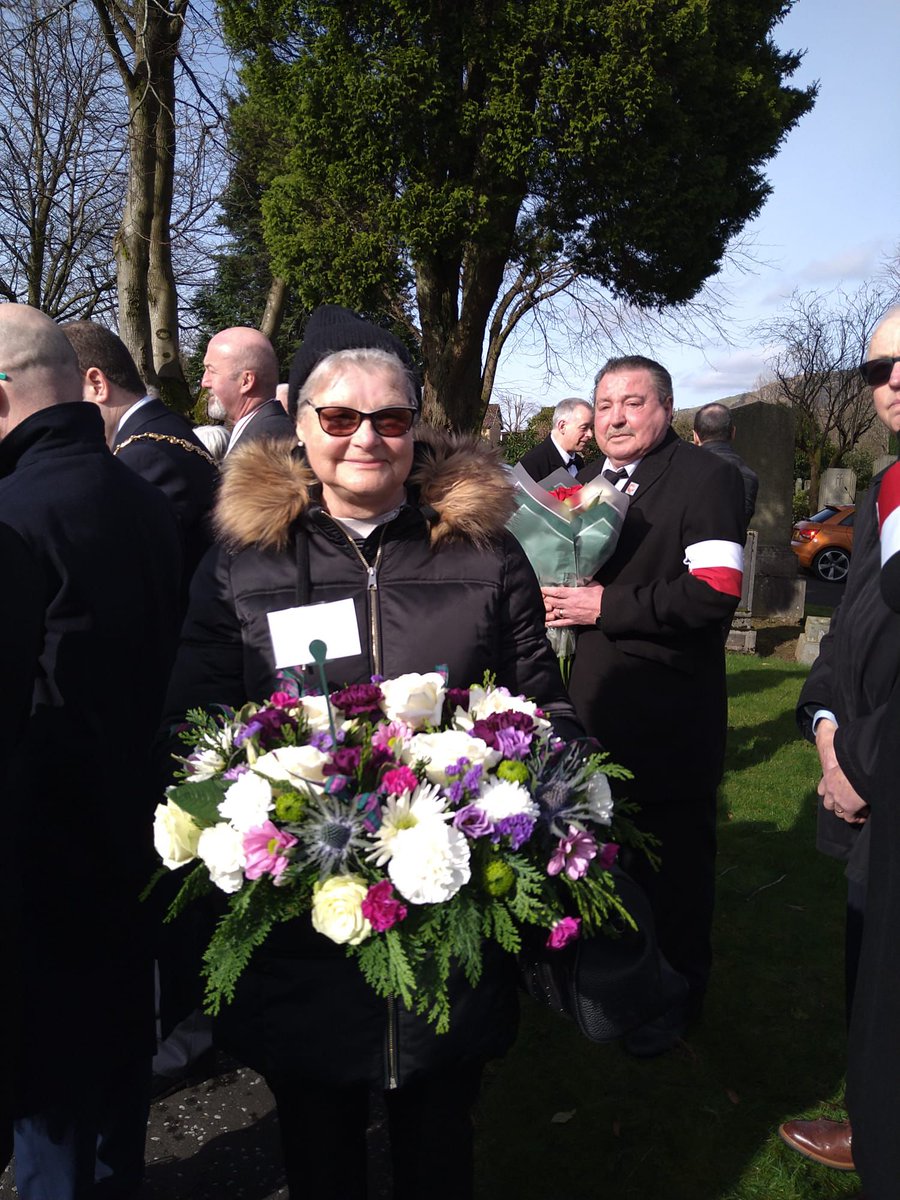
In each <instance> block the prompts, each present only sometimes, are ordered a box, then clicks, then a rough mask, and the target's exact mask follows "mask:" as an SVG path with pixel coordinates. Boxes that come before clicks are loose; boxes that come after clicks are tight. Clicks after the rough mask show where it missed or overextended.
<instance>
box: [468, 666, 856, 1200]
mask: <svg viewBox="0 0 900 1200" xmlns="http://www.w3.org/2000/svg"><path fill="white" fill-rule="evenodd" d="M728 667H729V691H730V697H731V703H730V731H729V749H728V761H727V768H726V774H725V779H724V783H723V787H722V793H721V823H720V847H719V868H718V869H719V895H718V910H717V920H716V966H715V973H714V978H713V984H712V987H711V990H710V994H709V998H708V1002H707V1009H706V1012H705V1015H704V1019H703V1021H702V1024H701V1025H699V1026H698V1027H697V1028H696V1030H695V1031H693V1032H692V1033H691V1035H690V1037H689V1040H688V1041H687V1042H686V1043H685V1044H684V1045H683V1046H681V1047H679V1048H678V1049H677V1050H676V1051H675V1052H674V1053H672V1054H670V1055H667V1056H665V1057H663V1058H659V1059H655V1060H651V1061H643V1062H640V1061H637V1060H634V1059H631V1058H629V1057H628V1056H626V1055H625V1054H624V1053H623V1052H622V1051H621V1050H620V1048H619V1047H618V1046H593V1045H591V1044H590V1043H589V1042H587V1041H585V1040H584V1039H582V1038H580V1037H579V1035H578V1034H577V1033H576V1032H575V1031H574V1029H573V1028H572V1027H571V1026H569V1025H568V1024H566V1023H565V1022H564V1021H561V1020H559V1019H557V1018H554V1017H553V1016H551V1015H550V1014H549V1013H546V1012H544V1011H543V1010H541V1009H539V1008H537V1007H536V1006H535V1005H533V1004H532V1003H531V1002H530V1001H523V1021H522V1030H521V1034H520V1037H519V1041H518V1042H517V1044H516V1046H515V1048H514V1049H513V1051H512V1052H511V1054H510V1055H509V1056H508V1058H507V1059H506V1060H505V1062H503V1063H502V1064H499V1065H497V1067H496V1068H493V1069H492V1070H491V1072H490V1074H489V1076H488V1079H487V1082H486V1086H485V1090H484V1095H483V1099H482V1103H481V1106H480V1112H479V1127H478V1156H479V1157H478V1181H479V1182H478V1190H477V1195H478V1198H479V1200H489V1198H490V1200H506V1198H507V1197H509V1198H512V1197H521V1198H522V1200H594V1198H598V1200H599V1198H601V1197H602V1198H604V1200H819V1198H822V1200H825V1198H826V1197H846V1196H851V1195H853V1194H854V1193H855V1192H856V1191H857V1190H858V1187H859V1181H858V1179H857V1178H856V1176H855V1175H852V1174H850V1175H846V1174H843V1175H842V1174H838V1173H836V1172H832V1171H829V1170H827V1169H825V1168H823V1167H818V1166H816V1165H815V1164H812V1163H808V1162H806V1161H805V1160H804V1159H802V1158H800V1157H799V1156H798V1155H796V1154H794V1153H792V1152H791V1151H789V1150H787V1148H786V1147H784V1146H783V1145H782V1144H781V1142H780V1140H779V1139H778V1137H777V1134H776V1132H775V1131H776V1128H777V1126H778V1123H779V1122H780V1121H782V1120H785V1119H788V1118H790V1117H795V1116H800V1115H818V1114H828V1115H839V1116H840V1115H843V1112H842V1110H841V1109H840V1102H841V1096H842V1085H843V1072H844V1061H845V1038H844V1028H843V976H842V967H843V910H844V896H845V886H844V879H843V875H842V871H841V868H840V866H839V865H838V864H836V863H834V862H832V861H830V860H828V859H826V858H824V857H823V856H822V855H820V854H818V853H817V852H816V850H815V848H814V845H813V838H814V824H815V821H814V813H815V804H814V800H815V784H816V781H817V779H818V775H817V770H816V768H817V760H816V756H815V751H814V750H813V748H812V747H811V746H809V745H807V744H806V743H803V742H801V741H800V740H799V738H798V736H797V731H796V726H795V724H794V715H793V713H794V705H795V702H796V697H797V694H798V692H799V689H800V686H801V684H802V681H803V679H804V677H805V673H806V668H804V667H800V666H797V665H795V664H794V663H791V662H787V661H781V660H777V659H775V658H768V659H764V658H751V657H745V656H738V655H732V656H729V663H728Z"/></svg>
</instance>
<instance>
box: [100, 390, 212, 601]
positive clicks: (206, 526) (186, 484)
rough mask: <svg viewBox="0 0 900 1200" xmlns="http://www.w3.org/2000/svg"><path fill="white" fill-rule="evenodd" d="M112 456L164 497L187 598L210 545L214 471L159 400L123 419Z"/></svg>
mask: <svg viewBox="0 0 900 1200" xmlns="http://www.w3.org/2000/svg"><path fill="white" fill-rule="evenodd" d="M113 454H115V456H116V458H118V459H119V461H120V462H123V463H125V465H126V466H128V467H130V468H131V469H132V471H135V472H137V474H138V475H140V476H141V478H142V479H146V480H147V482H148V483H153V484H155V485H156V486H157V487H158V488H159V489H160V491H162V492H164V493H165V495H166V496H167V497H168V499H169V502H170V503H171V505H172V508H173V509H174V511H175V517H176V519H177V521H178V526H179V530H180V533H181V539H182V546H183V549H184V572H185V581H184V582H185V586H184V596H185V598H186V596H187V586H188V585H189V583H190V578H191V575H193V573H194V568H195V567H196V566H197V563H199V561H200V559H201V558H202V557H203V555H204V553H205V552H206V550H207V549H208V547H209V545H210V543H211V542H212V528H211V525H210V521H209V516H210V512H211V510H212V506H213V503H214V501H215V496H216V487H217V484H218V481H219V470H218V467H217V466H216V464H215V462H214V461H213V459H212V457H211V456H210V454H209V451H208V450H207V449H206V447H205V446H204V445H203V443H202V442H201V441H200V439H199V438H198V437H197V435H196V434H195V433H194V431H193V429H192V428H191V426H190V424H189V423H188V422H187V421H186V420H185V418H184V417H182V416H180V415H179V414H178V413H176V412H173V411H172V409H171V408H168V407H167V406H166V405H165V404H163V402H162V400H151V401H150V403H149V404H143V405H141V407H140V408H139V409H138V410H137V412H135V413H134V414H133V415H126V417H125V420H124V422H123V423H122V427H121V428H120V429H119V432H118V433H117V434H116V440H115V443H114V445H113Z"/></svg>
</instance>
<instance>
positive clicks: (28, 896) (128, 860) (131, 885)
mask: <svg viewBox="0 0 900 1200" xmlns="http://www.w3.org/2000/svg"><path fill="white" fill-rule="evenodd" d="M0 367H2V371H0V523H3V524H5V525H7V526H9V528H11V529H12V530H13V531H14V532H15V533H16V534H18V536H19V538H20V539H21V541H22V542H23V543H24V544H25V546H26V547H27V549H28V551H29V552H30V554H31V556H32V558H33V559H34V561H35V563H36V564H37V567H38V569H39V572H40V575H41V577H42V595H41V607H40V616H41V645H40V652H39V656H38V661H37V669H36V675H35V681H34V689H33V696H32V700H31V704H30V706H29V714H28V717H27V719H26V722H25V724H24V728H22V729H21V730H20V733H19V736H18V737H17V738H16V743H15V745H14V746H13V747H11V748H10V749H9V753H8V756H7V761H6V763H5V768H6V775H5V779H4V787H3V791H2V795H0V802H2V805H3V837H2V838H0V875H2V877H3V879H4V886H5V887H10V888H11V890H12V894H13V897H14V900H13V903H14V905H15V909H16V915H17V919H16V920H15V921H14V946H13V948H12V951H11V956H10V957H11V961H6V960H4V963H3V970H4V975H3V979H4V983H3V987H4V989H5V990H7V989H12V990H13V992H14V994H15V995H16V996H17V998H18V999H19V1001H20V1004H19V1008H20V1015H19V1020H18V1024H17V1028H16V1051H17V1061H16V1063H15V1064H14V1075H13V1079H14V1096H13V1100H14V1104H15V1116H16V1122H15V1160H16V1161H15V1169H16V1187H17V1190H18V1194H19V1196H21V1197H22V1200H48V1197H52V1198H53V1200H81V1198H82V1197H87V1196H93V1195H98V1196H99V1195H109V1196H110V1197H112V1196H116V1197H125V1196H128V1195H131V1194H132V1193H133V1192H134V1191H135V1189H136V1188H137V1187H138V1186H139V1184H140V1179H141V1175H142V1173H143V1165H144V1139H145V1135H146V1120H147V1112H148V1108H149V1087H150V1062H151V1057H152V1054H153V1048H154V1036H153V957H152V952H151V949H150V944H149V937H148V936H147V931H146V912H145V906H143V905H142V904H141V903H140V900H139V894H140V891H141V889H142V888H143V887H144V886H145V885H146V883H147V881H148V879H149V877H150V875H151V873H152V870H153V865H154V855H153V845H152V813H153V807H154V803H155V801H156V799H157V797H156V795H155V789H154V788H152V787H150V786H149V780H150V778H151V775H150V770H149V766H150V763H149V755H150V747H151V744H152V742H153V740H154V737H155V733H156V730H157V728H158V724H159V720H160V712H161V708H162V700H163V694H164V692H165V688H166V684H167V680H168V675H169V672H170V669H171V664H172V659H173V656H174V651H175V645H176V640H177V636H178V626H179V601H178V592H179V585H180V573H181V572H180V559H181V550H180V545H179V537H178V530H177V526H176V522H175V517H174V514H173V512H172V508H171V506H170V504H169V503H168V501H167V500H166V499H165V497H164V496H163V495H162V494H161V493H160V491H159V489H158V488H155V487H152V486H151V485H150V484H148V483H146V482H145V481H144V480H143V479H141V478H140V477H139V476H138V475H136V474H135V473H134V472H133V471H131V470H129V469H128V468H127V467H126V466H125V465H124V464H123V463H121V462H117V461H116V459H115V458H114V457H113V455H112V454H110V452H109V448H108V446H107V445H106V441H105V438H104V430H103V422H102V420H101V417H100V413H99V411H98V409H97V408H96V407H95V406H94V405H91V404H85V403H84V402H83V401H82V377H81V373H80V372H79V369H78V363H77V360H76V357H75V353H74V351H73V349H72V347H71V346H70V344H69V342H68V341H67V340H66V338H65V336H64V335H63V333H62V331H61V330H60V329H59V328H58V326H56V325H55V324H54V323H53V321H51V320H50V319H49V318H48V317H46V316H45V315H44V314H43V313H40V312H38V311H37V310H36V309H33V308H29V307H28V306H27V305H24V304H3V305H0Z"/></svg>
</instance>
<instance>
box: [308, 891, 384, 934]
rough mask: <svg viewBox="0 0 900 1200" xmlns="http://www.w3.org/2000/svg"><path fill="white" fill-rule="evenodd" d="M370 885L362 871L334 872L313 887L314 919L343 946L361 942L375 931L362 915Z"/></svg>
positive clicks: (315, 925)
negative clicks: (336, 873)
mask: <svg viewBox="0 0 900 1200" xmlns="http://www.w3.org/2000/svg"><path fill="white" fill-rule="evenodd" d="M368 890H369V886H368V884H367V883H366V881H365V880H364V879H361V878H360V877H359V876H358V875H332V876H331V877H330V878H329V879H326V880H325V881H324V882H323V883H317V884H316V886H315V887H314V888H313V901H312V923H313V929H315V930H316V932H317V933H321V934H324V936H325V937H327V938H330V939H331V940H332V941H333V942H337V944H338V945H339V946H345V945H349V946H358V945H359V943H360V942H361V941H363V940H364V939H365V938H367V937H368V936H369V934H370V933H371V932H372V926H371V925H370V924H369V922H368V921H367V920H366V918H365V917H364V916H363V915H362V902H363V900H365V898H366V893H367V892H368Z"/></svg>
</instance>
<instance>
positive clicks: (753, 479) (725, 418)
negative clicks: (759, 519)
mask: <svg viewBox="0 0 900 1200" xmlns="http://www.w3.org/2000/svg"><path fill="white" fill-rule="evenodd" d="M733 443H734V421H733V420H732V418H731V412H730V410H729V409H728V408H727V407H726V405H724V404H719V403H718V402H714V403H712V404H704V405H703V407H702V408H699V409H697V412H696V414H695V415H694V445H695V446H702V447H703V449H704V450H709V451H710V453H712V454H718V456H719V458H721V459H724V460H725V462H730V463H731V464H732V466H734V467H736V468H737V470H738V471H740V473H741V479H742V480H743V482H744V518H745V520H746V522H747V528H748V529H749V527H750V522H751V521H752V520H753V514H754V513H755V512H756V496H757V493H758V492H759V476H758V475H757V474H756V472H755V471H754V470H753V468H752V467H748V466H747V464H746V463H745V462H744V460H743V459H742V458H741V456H740V455H739V454H738V452H737V450H735V448H734V445H733Z"/></svg>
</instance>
